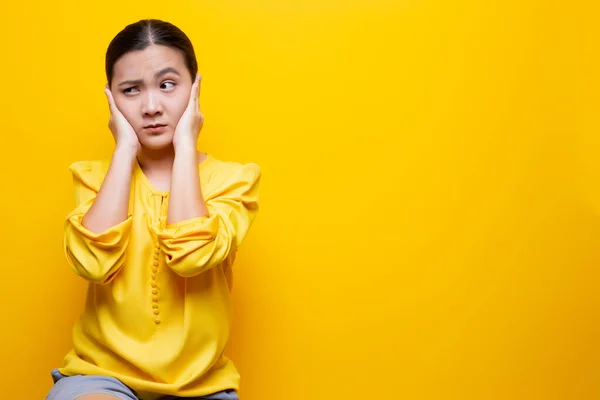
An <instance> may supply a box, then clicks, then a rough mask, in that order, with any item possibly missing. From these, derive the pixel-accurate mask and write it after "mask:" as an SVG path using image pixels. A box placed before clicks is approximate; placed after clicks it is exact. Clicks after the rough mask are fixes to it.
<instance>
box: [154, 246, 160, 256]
mask: <svg viewBox="0 0 600 400" xmlns="http://www.w3.org/2000/svg"><path fill="white" fill-rule="evenodd" d="M158 253H160V249H159V248H158V247H155V248H154V254H155V255H158Z"/></svg>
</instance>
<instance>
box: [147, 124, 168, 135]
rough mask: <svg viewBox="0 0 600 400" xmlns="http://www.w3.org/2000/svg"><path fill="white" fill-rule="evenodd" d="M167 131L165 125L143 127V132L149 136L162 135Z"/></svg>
mask: <svg viewBox="0 0 600 400" xmlns="http://www.w3.org/2000/svg"><path fill="white" fill-rule="evenodd" d="M166 129H167V126H166V125H161V124H156V125H148V126H145V127H144V130H145V131H146V132H148V133H150V134H157V133H163V132H164V131H165V130H166Z"/></svg>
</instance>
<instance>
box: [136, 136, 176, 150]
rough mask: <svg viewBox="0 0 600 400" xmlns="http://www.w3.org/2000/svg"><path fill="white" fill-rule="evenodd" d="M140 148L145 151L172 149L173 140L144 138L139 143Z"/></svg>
mask: <svg viewBox="0 0 600 400" xmlns="http://www.w3.org/2000/svg"><path fill="white" fill-rule="evenodd" d="M140 143H141V145H142V147H143V148H144V149H147V150H152V151H157V150H167V149H170V148H172V147H173V140H172V139H171V138H170V137H166V136H163V137H160V136H155V137H151V138H144V140H142V141H140Z"/></svg>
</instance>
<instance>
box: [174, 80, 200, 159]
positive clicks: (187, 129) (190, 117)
mask: <svg viewBox="0 0 600 400" xmlns="http://www.w3.org/2000/svg"><path fill="white" fill-rule="evenodd" d="M200 80H201V77H200V75H198V74H197V75H196V80H195V81H194V84H193V85H192V90H191V92H190V100H189V102H188V105H187V107H186V109H185V111H184V112H183V114H182V115H181V118H180V119H179V122H178V123H177V127H176V128H175V134H174V135H173V147H174V148H175V152H177V149H193V150H194V151H195V150H196V144H197V142H198V135H199V134H200V130H201V129H202V126H203V125H204V116H203V115H202V112H201V111H200V102H199V100H198V98H199V97H200Z"/></svg>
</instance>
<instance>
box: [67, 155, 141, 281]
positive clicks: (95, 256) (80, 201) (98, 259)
mask: <svg viewBox="0 0 600 400" xmlns="http://www.w3.org/2000/svg"><path fill="white" fill-rule="evenodd" d="M105 169H106V167H105V166H103V165H102V164H100V163H99V162H88V161H82V162H78V163H74V164H72V165H71V167H70V170H71V172H72V174H73V185H74V192H75V204H76V206H75V209H74V210H73V211H71V212H70V213H69V215H68V216H67V218H66V221H65V229H64V238H63V250H64V254H65V257H66V259H67V263H68V264H69V266H70V267H71V268H72V269H73V270H74V271H75V273H76V274H77V275H79V276H81V277H82V278H84V279H86V280H87V281H90V282H93V283H99V284H106V283H108V282H110V281H111V280H112V278H114V276H115V275H116V274H117V272H118V271H119V270H120V269H121V267H122V266H123V263H124V260H125V250H126V248H127V244H128V242H129V232H130V230H131V224H132V216H131V215H128V217H127V219H126V220H124V221H123V222H121V223H119V224H117V225H115V226H113V227H111V228H109V229H107V230H105V231H104V232H101V233H94V232H92V231H90V230H88V229H86V228H85V227H84V226H83V225H82V224H81V220H82V219H83V216H84V215H85V213H86V212H87V211H88V210H89V209H90V207H91V206H92V204H93V202H94V200H95V199H96V195H97V194H98V191H99V190H100V185H101V183H102V180H103V178H104V174H105V172H106V171H105Z"/></svg>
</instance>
